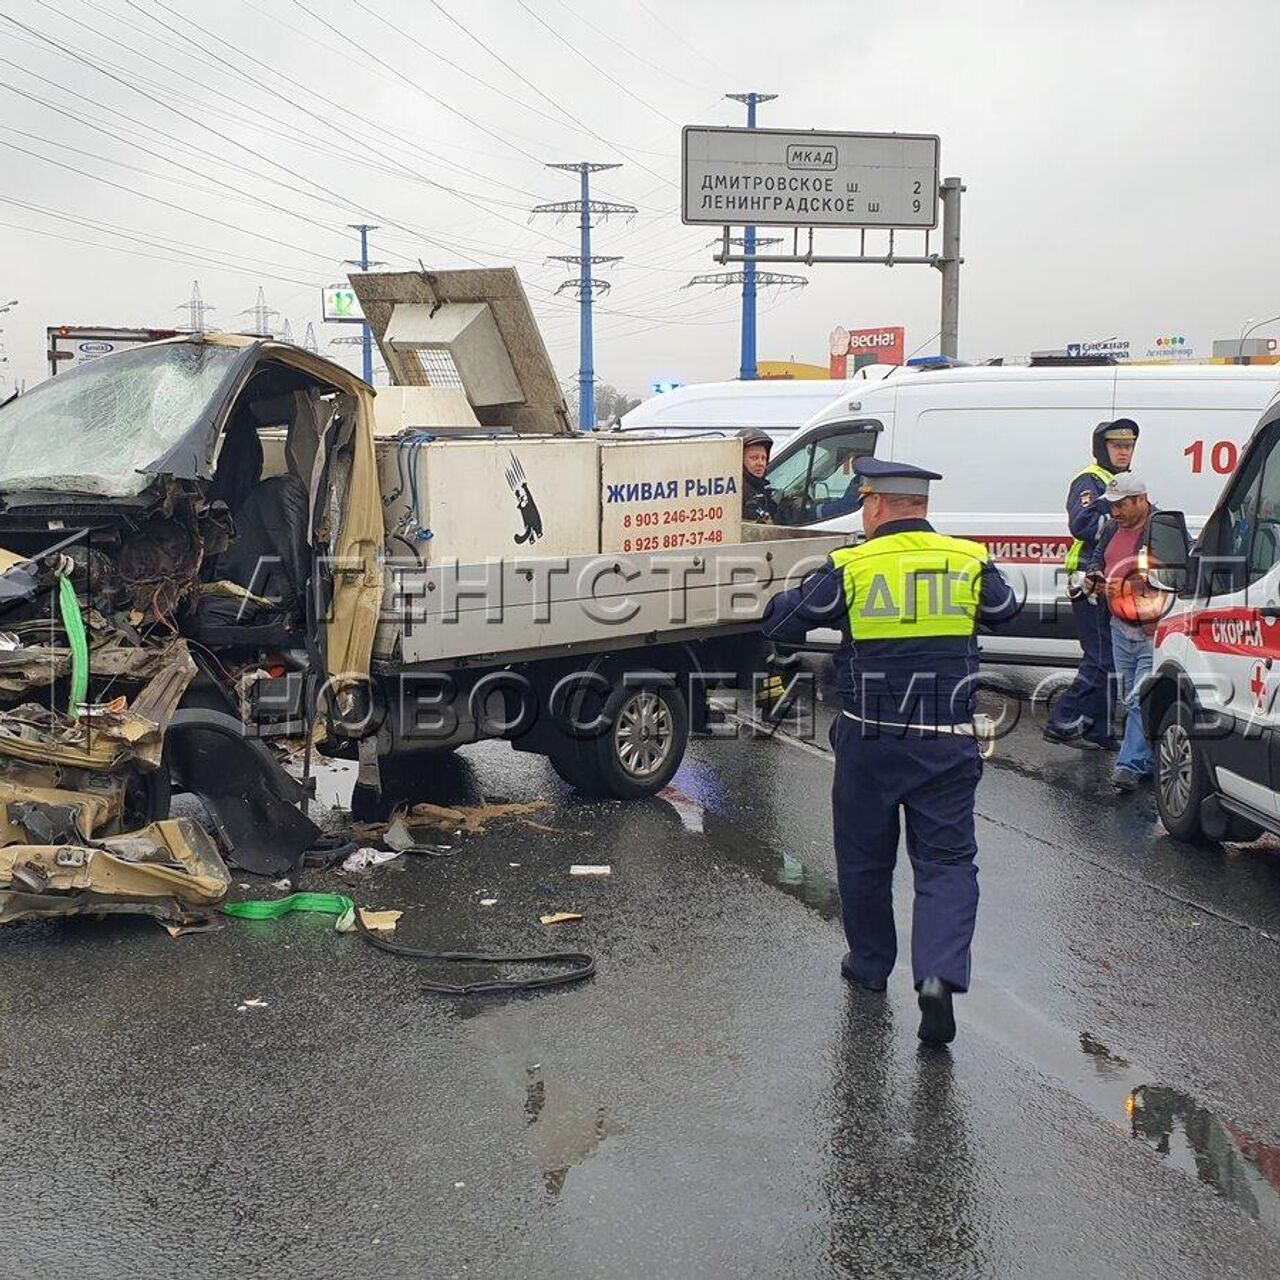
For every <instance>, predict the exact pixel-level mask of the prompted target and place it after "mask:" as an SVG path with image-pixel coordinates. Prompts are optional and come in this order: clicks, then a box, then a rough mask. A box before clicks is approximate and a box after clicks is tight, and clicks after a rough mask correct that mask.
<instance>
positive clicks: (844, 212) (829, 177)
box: [681, 125, 939, 230]
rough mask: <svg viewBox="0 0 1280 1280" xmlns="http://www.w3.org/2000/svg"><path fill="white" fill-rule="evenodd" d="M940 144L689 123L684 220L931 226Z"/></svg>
mask: <svg viewBox="0 0 1280 1280" xmlns="http://www.w3.org/2000/svg"><path fill="white" fill-rule="evenodd" d="M938 152H939V140H938V136H937V135H936V134H914V133H814V132H808V131H800V132H793V131H791V130H788V129H725V128H714V127H707V126H702V125H685V127H684V133H683V147H682V160H683V165H682V169H683V178H684V182H683V202H682V209H681V217H682V221H684V222H686V223H699V224H700V223H706V224H709V225H712V226H744V225H746V224H748V223H751V224H753V225H756V226H785V227H855V228H856V227H895V228H897V227H901V228H907V229H913V230H928V229H930V228H932V227H936V226H937V225H938Z"/></svg>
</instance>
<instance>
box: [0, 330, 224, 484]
mask: <svg viewBox="0 0 1280 1280" xmlns="http://www.w3.org/2000/svg"><path fill="white" fill-rule="evenodd" d="M242 354H243V352H242V351H240V350H238V349H237V348H235V347H220V346H213V345H210V344H208V343H197V342H182V343H166V344H164V345H162V346H154V347H139V348H137V349H136V350H133V351H126V352H122V353H121V354H119V355H115V356H106V357H104V358H103V359H101V360H94V361H92V362H91V363H89V364H86V365H84V366H82V367H81V368H79V369H76V370H74V371H72V372H70V373H60V374H58V375H57V377H54V378H50V379H49V380H48V381H47V382H42V383H41V384H40V385H39V386H38V387H36V388H34V390H32V391H28V392H27V393H26V394H25V395H21V396H19V397H18V398H17V399H16V400H14V401H12V402H11V403H9V404H8V405H6V406H5V407H4V408H3V409H0V494H4V493H15V492H20V491H22V490H31V489H40V490H45V489H47V490H52V491H54V492H63V493H67V492H70V493H88V494H95V495H100V496H102V497H108V498H127V497H132V496H133V495H134V494H138V493H141V492H142V490H143V489H145V488H146V486H147V482H148V480H149V479H150V477H149V476H148V475H146V474H144V473H143V469H144V468H147V467H150V466H151V465H152V464H153V463H155V462H157V461H158V460H159V459H161V458H162V457H164V455H165V454H167V453H168V452H169V451H170V450H171V449H173V447H174V446H175V445H177V444H178V443H179V442H180V441H181V440H182V439H183V438H184V437H185V436H186V435H187V434H188V433H189V432H190V431H191V430H192V429H193V428H194V427H196V426H197V425H198V424H199V423H200V422H201V420H202V419H205V418H207V417H208V416H209V414H210V412H211V411H212V409H213V408H215V407H216V402H217V400H218V390H219V388H220V386H221V385H222V382H223V380H224V379H225V378H226V377H227V375H228V374H229V373H230V371H231V369H232V366H234V365H235V363H236V362H237V360H238V359H239V358H240V357H241V356H242ZM196 467H197V463H196V461H195V460H194V459H193V460H192V461H191V462H190V463H189V464H188V465H187V466H186V467H185V468H182V469H179V468H176V467H175V470H181V474H193V473H194V472H195V470H196Z"/></svg>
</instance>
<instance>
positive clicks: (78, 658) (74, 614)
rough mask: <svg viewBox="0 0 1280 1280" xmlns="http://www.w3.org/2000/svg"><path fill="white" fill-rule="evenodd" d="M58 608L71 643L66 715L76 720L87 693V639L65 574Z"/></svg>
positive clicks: (61, 581)
mask: <svg viewBox="0 0 1280 1280" xmlns="http://www.w3.org/2000/svg"><path fill="white" fill-rule="evenodd" d="M58 608H59V609H60V610H61V612H62V626H63V628H64V630H65V631H66V633H67V640H68V641H69V642H70V644H71V705H70V706H68V707H67V715H69V716H70V717H71V718H72V719H73V720H77V719H79V717H80V704H81V703H82V702H83V701H84V700H85V698H86V697H87V696H88V694H89V641H88V638H87V637H86V636H85V633H84V617H83V616H82V615H81V613H80V601H79V600H77V599H76V589H75V587H73V586H72V585H71V579H70V578H68V577H67V576H66V575H65V574H64V575H63V576H62V577H60V578H59V579H58Z"/></svg>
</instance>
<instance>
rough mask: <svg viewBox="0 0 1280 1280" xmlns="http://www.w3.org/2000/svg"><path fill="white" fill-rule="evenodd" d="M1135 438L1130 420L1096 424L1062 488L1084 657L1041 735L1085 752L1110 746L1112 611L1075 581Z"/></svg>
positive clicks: (1070, 579)
mask: <svg viewBox="0 0 1280 1280" xmlns="http://www.w3.org/2000/svg"><path fill="white" fill-rule="evenodd" d="M1137 442H1138V424H1137V423H1136V422H1134V421H1133V419H1132V418H1117V419H1116V420H1115V421H1114V422H1100V423H1098V425H1097V426H1096V427H1094V429H1093V461H1092V462H1091V463H1090V464H1089V465H1088V466H1087V467H1085V469H1084V470H1083V471H1081V472H1079V473H1077V475H1076V476H1075V477H1074V479H1073V480H1072V481H1071V486H1070V488H1069V489H1068V490H1067V525H1068V527H1069V528H1070V530H1071V536H1072V538H1073V539H1074V541H1073V542H1072V544H1071V549H1070V550H1069V551H1068V552H1067V558H1066V561H1065V562H1064V565H1063V567H1064V568H1065V569H1066V571H1067V594H1068V596H1069V597H1070V599H1071V612H1072V614H1073V615H1074V617H1075V620H1076V635H1077V636H1079V638H1080V648H1081V649H1082V650H1083V651H1084V657H1083V659H1082V660H1081V662H1080V669H1079V670H1078V671H1077V672H1076V678H1075V679H1074V680H1073V681H1072V682H1071V687H1070V688H1069V689H1068V690H1067V691H1066V693H1064V694H1063V695H1062V696H1061V697H1060V698H1059V699H1058V701H1057V703H1056V705H1055V706H1054V708H1053V713H1052V715H1050V717H1049V722H1048V723H1047V724H1046V725H1045V727H1044V737H1045V739H1046V740H1047V741H1049V742H1057V743H1060V744H1062V745H1063V746H1068V747H1078V748H1080V749H1081V750H1084V751H1097V750H1099V749H1103V750H1110V749H1112V748H1114V747H1115V745H1116V742H1115V738H1114V736H1113V735H1112V732H1111V681H1112V678H1113V677H1114V675H1115V663H1114V661H1113V660H1112V656H1111V615H1110V613H1109V612H1108V611H1107V609H1106V607H1105V605H1100V604H1099V603H1098V601H1097V600H1096V599H1095V598H1094V597H1093V596H1091V595H1088V594H1087V593H1086V592H1085V591H1084V590H1083V586H1082V584H1081V583H1080V582H1079V581H1078V579H1079V576H1080V571H1081V569H1082V568H1083V566H1084V564H1085V562H1086V561H1087V560H1089V559H1090V557H1091V556H1092V555H1093V553H1094V551H1095V550H1096V548H1097V545H1098V539H1099V538H1100V537H1101V535H1102V530H1103V527H1104V526H1105V524H1106V522H1107V519H1108V517H1109V516H1110V515H1111V504H1110V503H1108V502H1107V500H1106V498H1105V497H1104V496H1103V494H1104V492H1105V490H1106V487H1107V485H1109V484H1110V483H1111V480H1112V478H1113V477H1114V476H1117V475H1120V474H1121V473H1122V472H1125V471H1128V470H1129V466H1130V464H1131V463H1132V462H1133V451H1134V447H1135V446H1136V445H1137Z"/></svg>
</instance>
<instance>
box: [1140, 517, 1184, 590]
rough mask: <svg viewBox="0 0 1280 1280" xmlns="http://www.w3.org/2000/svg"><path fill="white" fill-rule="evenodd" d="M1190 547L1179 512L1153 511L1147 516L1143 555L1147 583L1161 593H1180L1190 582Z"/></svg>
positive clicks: (1182, 518)
mask: <svg viewBox="0 0 1280 1280" xmlns="http://www.w3.org/2000/svg"><path fill="white" fill-rule="evenodd" d="M1190 544H1191V540H1190V538H1189V537H1188V536H1187V518H1186V516H1184V515H1183V514H1182V512H1181V511H1157V512H1156V513H1155V514H1154V515H1153V516H1152V517H1151V528H1150V531H1149V535H1148V539H1147V554H1148V556H1149V557H1150V561H1151V567H1150V569H1149V570H1148V571H1147V580H1148V581H1149V582H1150V583H1151V585H1152V586H1153V587H1156V588H1158V589H1159V590H1161V591H1174V592H1182V591H1185V590H1186V589H1187V583H1188V581H1189V579H1190V573H1189V569H1190V559H1191V557H1190V553H1189V552H1188V547H1189V546H1190Z"/></svg>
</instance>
